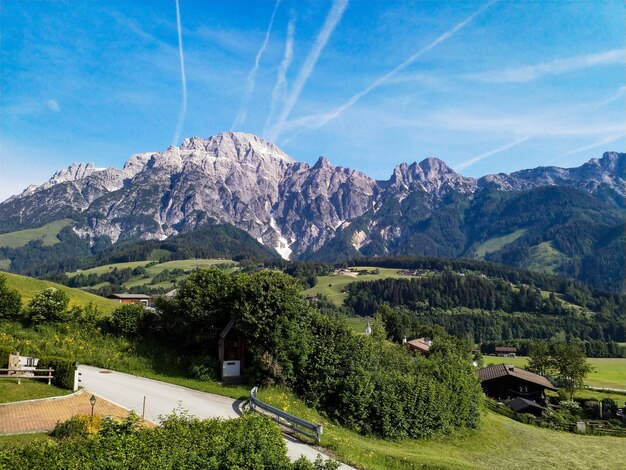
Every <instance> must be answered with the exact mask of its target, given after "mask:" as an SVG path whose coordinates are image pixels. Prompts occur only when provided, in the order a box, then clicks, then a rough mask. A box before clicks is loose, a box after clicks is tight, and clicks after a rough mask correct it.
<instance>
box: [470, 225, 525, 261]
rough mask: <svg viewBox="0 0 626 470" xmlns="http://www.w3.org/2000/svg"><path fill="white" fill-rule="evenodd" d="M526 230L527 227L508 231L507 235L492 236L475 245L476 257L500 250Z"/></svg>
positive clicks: (482, 256)
mask: <svg viewBox="0 0 626 470" xmlns="http://www.w3.org/2000/svg"><path fill="white" fill-rule="evenodd" d="M526 231H527V229H525V228H522V229H519V230H516V231H515V232H513V233H509V234H508V235H503V236H501V237H493V238H490V239H489V240H486V241H484V242H483V243H481V244H480V245H479V246H478V247H476V250H475V252H476V257H477V258H484V257H485V255H487V254H489V253H493V252H495V251H499V250H501V249H502V248H504V247H505V246H506V245H508V244H509V243H512V242H514V241H515V240H517V239H518V238H519V237H521V236H522V235H524V234H525V233H526Z"/></svg>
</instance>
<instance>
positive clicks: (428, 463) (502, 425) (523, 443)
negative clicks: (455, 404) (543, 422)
mask: <svg viewBox="0 0 626 470" xmlns="http://www.w3.org/2000/svg"><path fill="white" fill-rule="evenodd" d="M258 397H259V398H260V399H261V400H263V401H266V402H267V403H270V404H271V405H274V406H276V407H279V408H281V409H284V410H285V411H288V412H289V413H293V414H295V415H297V416H301V417H303V418H305V419H307V420H310V421H313V422H315V423H320V424H323V425H324V434H323V435H322V446H324V447H327V448H328V449H330V450H331V451H333V452H334V453H336V454H337V456H338V458H340V459H341V460H342V461H344V462H346V463H349V464H352V465H354V466H357V467H358V468H366V469H380V470H383V469H385V470H387V469H408V468H415V469H418V468H437V469H494V468H507V469H528V468H559V469H580V470H582V469H588V468H621V466H622V465H623V462H624V459H626V445H624V440H623V439H621V438H617V437H604V436H581V435H576V434H570V433H565V432H560V431H552V430H548V429H543V428H539V427H537V426H532V425H526V424H522V423H519V422H517V421H514V420H512V419H509V418H506V417H504V416H501V415H497V414H495V413H493V412H491V411H487V410H485V411H483V414H482V419H481V423H480V425H479V427H478V429H476V430H470V429H468V430H462V431H457V432H455V433H453V434H452V435H449V436H437V437H434V438H431V439H425V440H404V441H397V442H394V441H389V440H384V439H377V438H373V437H365V436H361V435H360V434H357V433H355V432H353V431H350V430H348V429H346V428H343V427H340V426H338V425H337V424H335V423H333V422H332V421H330V420H327V419H326V418H324V417H323V416H322V415H320V414H319V413H317V412H316V411H315V410H312V409H310V408H308V407H307V406H306V405H305V404H304V403H303V402H302V401H301V400H299V399H298V398H296V397H295V396H294V395H293V394H292V393H291V392H290V391H289V390H287V389H284V388H280V387H273V388H269V389H261V390H260V392H259V395H258Z"/></svg>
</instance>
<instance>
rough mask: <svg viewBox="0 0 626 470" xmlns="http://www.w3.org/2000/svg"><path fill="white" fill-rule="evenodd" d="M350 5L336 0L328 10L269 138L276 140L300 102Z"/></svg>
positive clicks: (346, 0)
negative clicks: (323, 52) (322, 54)
mask: <svg viewBox="0 0 626 470" xmlns="http://www.w3.org/2000/svg"><path fill="white" fill-rule="evenodd" d="M347 7H348V0H335V1H334V2H333V6H332V7H331V9H330V11H329V12H328V16H327V17H326V21H324V25H323V26H322V29H321V30H320V32H319V34H318V35H317V38H316V39H315V43H314V44H313V48H312V49H311V51H310V52H309V55H308V56H307V58H306V60H305V61H304V64H303V65H302V68H301V69H300V72H299V73H298V76H297V77H296V80H295V81H294V84H293V88H292V90H291V93H289V95H288V96H287V99H286V101H285V103H284V105H283V108H282V110H281V112H280V114H279V116H278V119H277V120H276V123H275V124H273V125H272V126H270V129H269V131H268V134H267V138H268V139H269V140H272V141H274V140H276V138H277V137H278V136H279V135H280V133H281V132H282V130H283V125H284V124H285V121H286V120H287V118H288V117H289V114H290V113H291V110H292V109H293V107H294V106H295V105H296V103H297V102H298V98H300V93H302V89H303V88H304V85H305V84H306V82H307V80H308V79H309V77H310V76H311V74H312V73H313V70H314V69H315V65H316V64H317V60H318V59H319V56H320V54H321V53H322V50H323V49H324V47H325V46H326V43H328V40H329V39H330V36H331V34H332V33H333V31H334V30H335V28H336V27H337V24H339V21H340V20H341V17H342V16H343V13H344V11H345V10H346V8H347Z"/></svg>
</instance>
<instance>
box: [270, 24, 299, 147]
mask: <svg viewBox="0 0 626 470" xmlns="http://www.w3.org/2000/svg"><path fill="white" fill-rule="evenodd" d="M295 30H296V19H295V17H293V16H292V18H291V19H290V20H289V24H288V25H287V41H286V42H285V55H284V56H283V60H282V61H281V63H280V67H279V68H278V77H277V78H276V84H275V85H274V90H272V102H271V105H270V112H269V113H268V115H267V119H266V121H265V126H263V135H265V134H266V132H267V128H268V126H269V124H270V121H271V120H272V118H273V117H274V111H275V109H276V103H277V102H278V101H279V100H282V99H284V95H285V89H286V87H287V70H289V66H290V65H291V60H292V59H293V35H294V32H295Z"/></svg>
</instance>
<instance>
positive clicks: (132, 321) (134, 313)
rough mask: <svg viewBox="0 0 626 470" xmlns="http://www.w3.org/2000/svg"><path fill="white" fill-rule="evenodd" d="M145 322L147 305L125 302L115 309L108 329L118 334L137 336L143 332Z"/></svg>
mask: <svg viewBox="0 0 626 470" xmlns="http://www.w3.org/2000/svg"><path fill="white" fill-rule="evenodd" d="M145 324H146V309H145V307H144V306H143V305H141V304H125V305H122V306H121V307H118V308H116V309H115V311H114V312H113V315H111V318H110V319H109V321H108V325H107V329H108V330H109V331H110V332H111V333H113V334H116V335H122V336H127V337H136V336H140V335H141V334H142V333H143V330H144V327H145Z"/></svg>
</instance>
